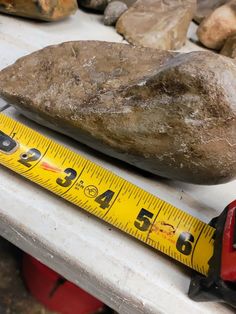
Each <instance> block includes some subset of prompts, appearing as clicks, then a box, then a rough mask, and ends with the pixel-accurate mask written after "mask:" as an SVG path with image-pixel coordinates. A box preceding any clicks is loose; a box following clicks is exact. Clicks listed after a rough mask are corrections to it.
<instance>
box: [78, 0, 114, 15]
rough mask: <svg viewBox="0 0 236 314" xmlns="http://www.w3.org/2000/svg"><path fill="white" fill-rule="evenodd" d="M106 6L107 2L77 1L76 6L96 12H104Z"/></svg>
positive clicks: (99, 0) (104, 0) (98, 0)
mask: <svg viewBox="0 0 236 314" xmlns="http://www.w3.org/2000/svg"><path fill="white" fill-rule="evenodd" d="M107 4H108V0H78V5H79V6H81V7H83V8H86V9H92V10H96V11H102V12H103V11H104V10H105V8H106V6H107Z"/></svg>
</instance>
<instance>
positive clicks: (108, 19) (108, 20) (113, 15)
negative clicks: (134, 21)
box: [104, 1, 128, 26]
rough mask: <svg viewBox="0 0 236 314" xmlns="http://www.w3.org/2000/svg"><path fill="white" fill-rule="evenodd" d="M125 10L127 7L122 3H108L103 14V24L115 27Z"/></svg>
mask: <svg viewBox="0 0 236 314" xmlns="http://www.w3.org/2000/svg"><path fill="white" fill-rule="evenodd" d="M127 10H128V7H127V5H126V4H125V3H124V2H122V1H112V2H110V3H108V5H107V7H106V9H105V12H104V24H105V25H108V26H109V25H110V26H111V25H115V24H116V22H117V20H118V19H119V17H120V16H121V15H122V14H123V13H124V12H125V11H127Z"/></svg>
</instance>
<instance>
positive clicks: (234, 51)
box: [220, 35, 236, 59]
mask: <svg viewBox="0 0 236 314" xmlns="http://www.w3.org/2000/svg"><path fill="white" fill-rule="evenodd" d="M220 53H221V54H222V55H224V56H226V57H230V58H233V59H236V35H234V36H232V37H229V38H228V39H227V40H226V42H225V44H224V46H223V48H222V50H221V52H220Z"/></svg>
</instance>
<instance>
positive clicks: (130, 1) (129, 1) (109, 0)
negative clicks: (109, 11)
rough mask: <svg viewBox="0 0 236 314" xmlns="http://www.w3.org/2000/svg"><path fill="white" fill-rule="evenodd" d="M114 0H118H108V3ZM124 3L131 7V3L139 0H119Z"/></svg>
mask: <svg viewBox="0 0 236 314" xmlns="http://www.w3.org/2000/svg"><path fill="white" fill-rule="evenodd" d="M112 1H116V0H108V3H110V2H112ZM119 1H121V2H123V3H125V4H126V5H127V7H128V8H129V7H131V5H133V4H134V3H135V2H136V1H137V0H119Z"/></svg>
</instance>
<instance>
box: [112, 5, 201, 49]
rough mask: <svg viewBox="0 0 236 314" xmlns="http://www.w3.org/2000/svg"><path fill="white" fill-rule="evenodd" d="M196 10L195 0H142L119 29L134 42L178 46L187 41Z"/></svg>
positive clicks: (170, 46) (130, 11)
mask: <svg viewBox="0 0 236 314" xmlns="http://www.w3.org/2000/svg"><path fill="white" fill-rule="evenodd" d="M195 10H196V1H195V0H138V1H137V2H136V3H135V4H134V5H133V6H132V7H130V8H129V10H128V11H126V12H125V13H124V14H122V16H121V17H120V19H119V20H118V22H117V24H116V29H117V32H118V33H120V34H122V35H123V36H124V37H125V39H126V40H127V41H129V42H130V43H132V44H134V45H139V46H143V47H151V48H159V49H165V50H175V49H179V48H181V47H182V46H183V45H184V43H185V41H186V35H187V31H188V27H189V24H190V22H191V20H192V18H193V15H194V12H195Z"/></svg>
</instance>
